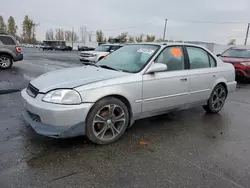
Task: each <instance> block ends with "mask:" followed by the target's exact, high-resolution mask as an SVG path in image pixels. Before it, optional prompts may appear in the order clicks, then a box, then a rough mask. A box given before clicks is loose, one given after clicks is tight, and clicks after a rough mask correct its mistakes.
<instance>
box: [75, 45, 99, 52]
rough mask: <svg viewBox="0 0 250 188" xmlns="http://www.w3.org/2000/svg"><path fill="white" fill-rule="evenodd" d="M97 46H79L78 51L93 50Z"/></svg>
mask: <svg viewBox="0 0 250 188" xmlns="http://www.w3.org/2000/svg"><path fill="white" fill-rule="evenodd" d="M93 50H95V48H91V47H88V46H78V51H93Z"/></svg>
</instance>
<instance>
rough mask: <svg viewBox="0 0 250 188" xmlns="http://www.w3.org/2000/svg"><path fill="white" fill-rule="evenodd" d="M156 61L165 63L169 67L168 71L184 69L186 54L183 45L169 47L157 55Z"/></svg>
mask: <svg viewBox="0 0 250 188" xmlns="http://www.w3.org/2000/svg"><path fill="white" fill-rule="evenodd" d="M155 63H163V64H166V65H167V67H168V70H167V71H175V70H184V69H185V65H184V56H183V50H182V47H181V46H174V47H167V48H166V49H164V50H163V51H162V52H161V54H160V55H159V56H158V57H157V59H156V61H155Z"/></svg>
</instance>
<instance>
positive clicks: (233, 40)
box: [228, 39, 236, 45]
mask: <svg viewBox="0 0 250 188" xmlns="http://www.w3.org/2000/svg"><path fill="white" fill-rule="evenodd" d="M235 44H236V39H231V40H230V41H229V42H228V45H235Z"/></svg>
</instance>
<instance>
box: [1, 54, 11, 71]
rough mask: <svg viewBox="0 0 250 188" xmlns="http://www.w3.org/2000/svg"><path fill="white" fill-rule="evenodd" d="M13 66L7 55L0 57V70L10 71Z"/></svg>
mask: <svg viewBox="0 0 250 188" xmlns="http://www.w3.org/2000/svg"><path fill="white" fill-rule="evenodd" d="M12 65H13V59H12V57H11V56H9V55H0V69H10V68H11V67H12Z"/></svg>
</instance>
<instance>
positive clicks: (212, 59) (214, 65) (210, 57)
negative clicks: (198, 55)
mask: <svg viewBox="0 0 250 188" xmlns="http://www.w3.org/2000/svg"><path fill="white" fill-rule="evenodd" d="M209 60H210V65H211V67H216V61H215V60H214V58H213V57H212V56H211V55H209Z"/></svg>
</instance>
